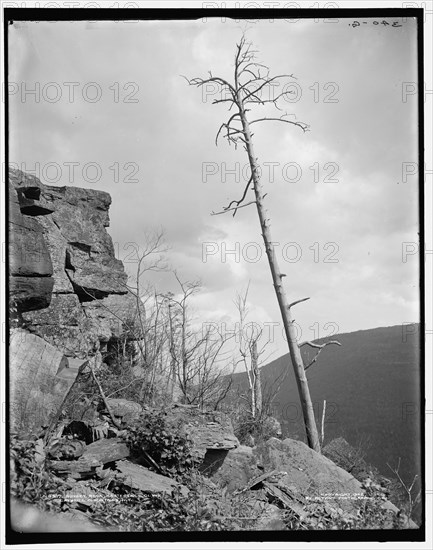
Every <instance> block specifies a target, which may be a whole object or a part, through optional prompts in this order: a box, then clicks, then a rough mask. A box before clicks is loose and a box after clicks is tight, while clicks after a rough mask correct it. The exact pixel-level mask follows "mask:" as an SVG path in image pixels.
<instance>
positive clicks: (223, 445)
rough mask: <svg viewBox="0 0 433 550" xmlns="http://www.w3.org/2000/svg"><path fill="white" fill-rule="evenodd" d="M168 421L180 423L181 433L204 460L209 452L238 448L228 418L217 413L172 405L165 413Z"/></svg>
mask: <svg viewBox="0 0 433 550" xmlns="http://www.w3.org/2000/svg"><path fill="white" fill-rule="evenodd" d="M167 416H168V421H169V422H170V421H173V422H176V423H181V424H182V427H183V431H184V433H185V434H186V435H188V436H189V437H190V438H191V439H192V441H193V445H194V450H195V452H196V453H197V455H198V456H201V457H203V458H204V456H205V454H206V452H207V451H209V450H214V451H215V450H218V451H228V450H230V449H235V448H236V447H238V446H239V440H238V438H237V437H236V436H235V435H234V433H233V426H232V423H231V421H230V418H229V417H228V416H227V415H226V414H224V413H221V412H218V411H200V410H199V409H197V408H196V407H188V406H184V405H174V406H173V407H171V408H170V409H168V411H167Z"/></svg>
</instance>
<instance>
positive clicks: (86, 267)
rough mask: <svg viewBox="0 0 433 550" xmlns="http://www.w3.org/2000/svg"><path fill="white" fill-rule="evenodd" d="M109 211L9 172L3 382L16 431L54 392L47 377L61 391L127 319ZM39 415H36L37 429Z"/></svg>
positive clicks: (131, 300) (86, 192) (105, 203)
mask: <svg viewBox="0 0 433 550" xmlns="http://www.w3.org/2000/svg"><path fill="white" fill-rule="evenodd" d="M110 203H111V197H110V195H108V193H104V192H102V191H94V190H91V189H81V188H78V187H52V186H47V185H44V184H43V183H41V181H40V180H39V179H38V178H36V177H35V176H32V175H29V174H25V173H24V172H21V171H19V170H10V172H9V273H10V277H9V288H10V300H11V309H12V311H14V312H16V319H15V323H14V324H15V327H18V330H19V332H18V333H13V335H12V336H13V338H12V340H11V348H10V349H11V355H10V359H11V361H10V365H11V369H10V374H11V390H12V405H13V410H14V411H15V414H14V415H13V416H14V417H16V416H18V417H19V419H20V420H19V422H18V424H20V425H22V424H23V423H24V424H28V423H29V422H30V419H31V418H32V410H33V409H32V407H31V406H30V405H29V403H32V402H34V403H35V404H36V403H37V402H38V399H39V400H40V397H41V396H42V393H44V399H42V401H45V397H46V393H48V394H50V395H51V394H52V391H51V390H49V389H47V388H48V387H51V388H54V387H56V388H57V389H58V385H56V384H55V381H53V380H52V377H56V376H58V375H60V373H61V372H62V371H63V376H64V378H66V379H67V380H68V381H69V384H66V385H65V384H63V387H64V388H66V389H67V386H70V384H71V383H72V382H73V380H74V377H75V375H76V374H77V372H78V367H79V366H80V365H81V364H83V362H84V361H85V360H86V359H88V358H89V357H92V358H96V359H99V360H100V359H101V354H103V353H104V351H106V349H107V346H109V345H110V342H113V341H115V340H116V339H119V338H120V337H122V335H125V332H124V327H125V323H127V322H128V321H130V320H131V319H133V318H134V315H135V311H136V300H135V297H134V296H133V295H131V294H130V293H129V292H128V289H127V286H126V279H127V275H126V273H125V270H124V267H123V264H122V262H121V261H120V260H117V259H116V257H115V253H114V246H113V241H112V239H111V237H110V235H109V234H108V232H107V227H108V226H109V216H108V210H109V207H110ZM26 335H29V337H28V338H26ZM30 335H32V338H30ZM35 349H40V350H41V353H36V354H35V353H34V350H35ZM42 350H43V351H42ZM79 360H81V361H79ZM66 368H69V371H65V369H66ZM65 372H66V376H65ZM31 373H33V374H31ZM47 377H48V378H47ZM30 379H31V380H32V381H36V386H35V384H33V383H30V382H31V380H30ZM48 379H49V380H50V383H48V382H47V380H48ZM27 382H28V384H27ZM15 386H16V390H17V391H15V392H14V388H15ZM27 386H28V391H25V388H26V387H27ZM30 391H31V392H32V398H31V399H30V398H29V392H30ZM41 392H42V393H41ZM63 397H64V395H63V392H60V395H59V394H58V395H56V396H55V395H52V398H50V399H48V401H49V402H50V403H51V405H52V407H54V408H55V407H56V406H57V404H58V401H59V399H60V401H61V400H62V399H63ZM29 407H30V408H29ZM52 407H48V409H47V410H50V409H51V408H52ZM44 408H45V409H46V407H44ZM39 409H41V407H39ZM18 411H22V412H18ZM47 415H48V412H43V410H42V409H41V410H40V413H38V415H37V416H38V421H39V420H41V419H45V420H47V418H46V417H47ZM40 416H42V417H43V418H39V417H40ZM26 418H27V419H28V420H26ZM12 420H13V423H14V420H18V419H17V418H13V419H12Z"/></svg>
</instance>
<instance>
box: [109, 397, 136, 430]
mask: <svg viewBox="0 0 433 550" xmlns="http://www.w3.org/2000/svg"><path fill="white" fill-rule="evenodd" d="M107 403H108V406H109V407H110V410H111V412H112V413H113V414H114V416H116V417H117V418H118V419H119V420H120V421H121V422H123V423H125V424H129V423H130V422H132V421H134V420H136V419H137V418H138V417H139V416H140V413H141V412H142V411H143V407H142V406H141V405H140V404H139V403H136V402H135V401H129V400H128V399H112V398H109V399H107Z"/></svg>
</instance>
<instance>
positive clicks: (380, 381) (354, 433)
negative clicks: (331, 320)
mask: <svg viewBox="0 0 433 550" xmlns="http://www.w3.org/2000/svg"><path fill="white" fill-rule="evenodd" d="M419 331H420V326H419V324H415V323H414V324H413V325H411V327H410V329H409V330H407V329H406V328H405V327H404V326H402V325H397V326H391V327H381V328H375V329H367V330H360V331H356V332H351V333H345V334H339V335H333V336H332V337H331V338H321V339H320V340H317V342H319V343H323V342H325V341H328V340H338V341H339V342H340V343H341V344H342V345H341V347H339V346H327V347H326V348H325V349H324V350H323V351H322V352H321V354H320V357H319V358H318V360H317V362H316V363H315V364H313V365H312V366H311V367H310V368H309V369H308V371H307V378H308V381H309V386H310V392H311V397H312V401H313V404H314V409H315V413H316V420H317V422H318V427H319V430H320V419H321V415H322V410H323V401H324V400H325V399H326V402H327V406H326V417H325V444H326V443H327V442H329V441H331V440H332V439H333V438H335V437H339V436H343V437H344V438H345V439H346V440H347V441H348V442H349V443H350V444H352V445H354V446H356V445H357V444H358V443H361V444H362V445H363V447H365V450H366V453H367V456H366V459H367V461H369V462H371V463H372V464H373V465H374V466H376V467H377V468H378V469H379V471H380V472H381V473H383V474H384V475H387V476H389V475H390V474H391V472H390V470H389V468H388V467H387V462H388V463H389V464H390V465H391V466H395V465H396V464H397V461H398V459H399V457H401V471H402V472H404V475H405V476H406V477H407V478H412V477H413V475H415V474H418V475H419V474H420V470H421V466H420V457H421V428H420V426H421V421H420V415H421V378H422V375H423V370H422V369H423V368H424V366H423V365H421V364H420V356H421V354H420V351H421V350H420V342H421V339H420V333H419ZM307 348H308V346H305V347H303V348H302V353H303V356H304V358H305V363H308V362H309V360H311V359H312V357H313V356H314V350H312V349H311V348H308V349H307ZM304 350H305V351H304ZM286 369H288V373H287V376H286V378H285V380H284V381H283V383H282V385H281V388H280V391H279V392H278V394H277V395H276V396H275V399H274V401H273V413H274V415H275V416H276V417H277V418H278V419H279V420H280V422H281V424H282V426H283V433H284V435H286V436H288V437H294V436H297V437H299V438H300V439H302V440H304V441H305V436H304V427H303V421H302V411H301V407H300V401H299V397H298V391H297V387H296V382H295V378H294V375H293V369H292V365H291V361H290V357H289V354H286V355H283V356H282V357H279V358H278V359H276V360H274V361H272V362H271V363H269V364H267V365H265V366H263V367H262V369H261V373H262V383H263V385H264V387H265V388H268V391H269V388H271V387H272V384H273V382H274V381H275V380H276V379H277V378H278V377H280V376H281V375H282V373H283V372H284V370H286ZM235 385H236V386H238V387H244V386H245V385H246V375H245V373H240V374H237V375H236V378H235ZM265 392H266V389H265Z"/></svg>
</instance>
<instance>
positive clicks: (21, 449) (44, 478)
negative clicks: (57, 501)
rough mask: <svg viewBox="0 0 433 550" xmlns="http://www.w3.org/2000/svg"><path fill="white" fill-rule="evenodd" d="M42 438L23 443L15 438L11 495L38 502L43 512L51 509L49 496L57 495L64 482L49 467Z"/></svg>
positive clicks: (11, 451) (13, 440)
mask: <svg viewBox="0 0 433 550" xmlns="http://www.w3.org/2000/svg"><path fill="white" fill-rule="evenodd" d="M45 456H46V455H45V449H44V444H43V441H42V439H37V438H33V439H30V440H20V439H18V437H17V436H16V435H12V436H11V440H10V458H11V494H12V495H13V496H15V497H16V498H18V499H20V500H22V501H24V502H31V503H36V504H37V505H38V506H39V508H41V509H42V510H45V509H48V508H51V506H50V504H49V499H48V496H49V494H50V493H53V492H54V493H57V492H58V491H59V488H60V487H62V486H63V482H62V481H61V480H60V479H58V478H56V477H55V476H53V475H52V474H51V473H50V472H49V471H48V470H47V469H46V467H45Z"/></svg>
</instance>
